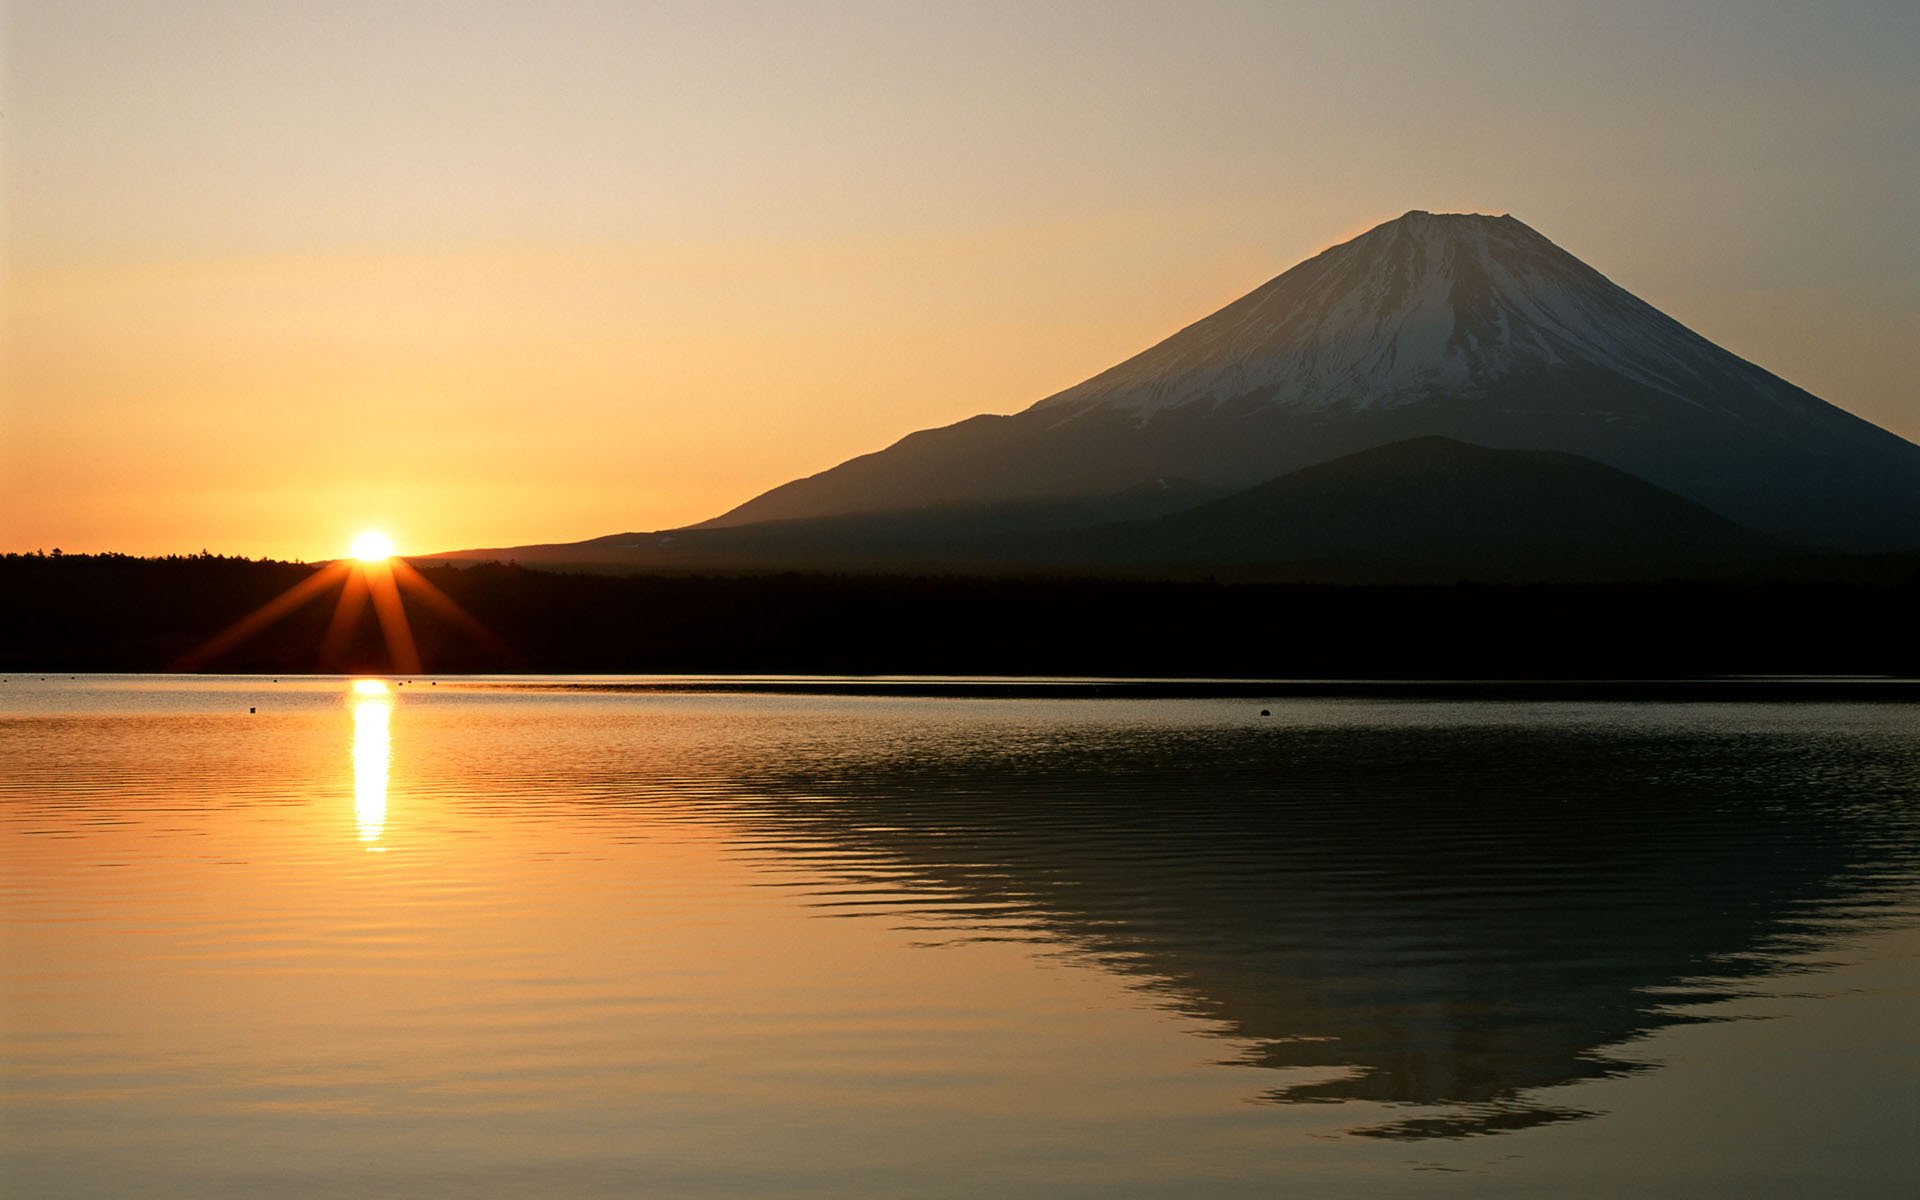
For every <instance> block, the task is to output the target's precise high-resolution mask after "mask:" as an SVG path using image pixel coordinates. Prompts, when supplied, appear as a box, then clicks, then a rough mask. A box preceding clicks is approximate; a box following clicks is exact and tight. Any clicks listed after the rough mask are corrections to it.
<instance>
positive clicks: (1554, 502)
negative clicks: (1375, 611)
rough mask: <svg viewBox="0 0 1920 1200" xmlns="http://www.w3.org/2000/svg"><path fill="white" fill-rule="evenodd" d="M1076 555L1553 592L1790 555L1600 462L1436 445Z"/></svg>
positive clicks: (1377, 458)
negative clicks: (1555, 584)
mask: <svg viewBox="0 0 1920 1200" xmlns="http://www.w3.org/2000/svg"><path fill="white" fill-rule="evenodd" d="M1075 549H1076V551H1077V554H1076V557H1078V558H1080V559H1081V560H1083V561H1103V560H1104V561H1114V562H1127V563H1166V564H1180V565H1188V566H1213V567H1219V568H1226V567H1234V566H1241V567H1247V566H1274V567H1284V566H1294V567H1297V568H1299V569H1301V570H1303V571H1304V570H1307V569H1308V568H1311V567H1313V566H1316V565H1317V566H1319V567H1321V568H1322V569H1323V570H1324V571H1325V572H1326V573H1329V574H1333V575H1337V576H1346V577H1379V578H1418V577H1428V576H1431V577H1440V578H1463V579H1543V580H1544V579H1602V578H1617V577H1624V578H1657V577H1660V576H1662V575H1669V574H1699V573H1711V572H1713V571H1717V570H1723V569H1726V568H1730V567H1734V566H1736V565H1739V564H1750V563H1753V562H1755V561H1756V560H1758V559H1760V558H1761V557H1763V556H1766V555H1769V554H1778V553H1780V552H1782V551H1784V550H1785V549H1786V547H1785V546H1784V545H1783V544H1782V543H1781V542H1779V541H1778V540H1777V539H1774V538H1770V537H1767V536H1765V535H1764V534H1759V533H1755V532H1753V531H1752V530H1748V529H1743V528H1741V527H1740V526H1738V525H1735V524H1734V523H1733V522H1731V521H1729V520H1727V519H1726V518H1724V517H1720V516H1717V515H1715V514H1714V513H1711V512H1709V511H1707V510H1706V509H1704V508H1702V507H1701V506H1699V505H1698V504H1694V503H1692V502H1691V501H1688V500H1683V499H1681V498H1680V497H1679V496H1676V495H1674V494H1673V493H1672V492H1668V491H1665V490H1663V489H1661V488H1657V487H1654V486H1653V485H1652V484H1650V483H1646V482H1644V481H1642V480H1639V479H1636V478H1634V477H1633V476H1631V475H1628V474H1627V473H1625V472H1624V471H1618V470H1615V469H1614V468H1612V467H1606V466H1602V465H1600V464H1599V463H1596V462H1593V461H1591V460H1590V459H1584V458H1580V457H1577V456H1575V455H1571V454H1560V453H1557V452H1554V451H1544V450H1488V449H1484V448H1482V447H1479V446H1469V445H1467V444H1465V443H1463V442H1457V441H1454V440H1452V439H1450V438H1440V437H1431V438H1418V439H1412V440H1409V441H1405V442H1396V443H1394V444H1392V445H1390V446H1383V447H1380V448H1378V449H1374V450H1366V451H1362V452H1360V453H1358V454H1352V455H1348V456H1346V457H1344V458H1339V459H1335V460H1334V461H1332V462H1329V463H1322V464H1320V465H1318V466H1313V467H1307V468H1305V469H1303V470H1300V471H1296V472H1294V473H1293V474H1291V475H1287V476H1284V477H1282V478H1280V479H1276V480H1273V481H1271V482H1269V483H1264V484H1261V485H1260V486H1258V487H1254V488H1250V489H1248V490H1247V491H1244V492H1240V493H1238V494H1236V495H1233V496H1229V497H1227V498H1225V499H1222V500H1217V501H1214V502H1212V503H1210V504H1203V505H1200V506H1199V507H1197V508H1194V509H1191V510H1189V511H1187V512H1182V513H1177V514H1173V515H1170V516H1165V517H1162V518H1160V519H1158V520H1155V521H1138V522H1128V523H1126V524H1121V525H1112V526H1106V527H1103V528H1100V529H1095V530H1091V531H1088V532H1087V533H1086V534H1084V535H1081V536H1080V537H1079V538H1078V539H1077V545H1076V546H1075Z"/></svg>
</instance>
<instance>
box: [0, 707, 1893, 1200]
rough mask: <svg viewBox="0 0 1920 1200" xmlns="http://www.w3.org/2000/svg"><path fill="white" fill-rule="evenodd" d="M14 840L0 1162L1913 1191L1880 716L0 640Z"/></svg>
mask: <svg viewBox="0 0 1920 1200" xmlns="http://www.w3.org/2000/svg"><path fill="white" fill-rule="evenodd" d="M1263 705H1264V706H1265V707H1268V708H1270V709H1272V711H1273V715H1272V717H1270V718H1266V719H1262V718H1260V717H1259V715H1258V712H1259V709H1260V707H1262V706H1263ZM249 706H252V707H255V708H257V709H258V712H257V713H254V714H251V715H250V714H249V713H248V708H249ZM0 868H3V869H4V883H3V885H0V886H3V888H4V890H3V891H0V917H3V918H4V930H5V932H4V937H5V941H4V943H3V944H0V961H3V964H4V968H5V972H4V985H3V987H4V990H3V991H0V1025H3V1027H0V1053H4V1068H3V1070H4V1075H3V1076H0V1083H3V1085H4V1125H0V1182H4V1192H5V1194H6V1195H8V1196H23V1197H40V1196H49V1197H51V1196H89V1197H91V1196H134V1195H138V1196H183V1197H184V1196H191V1197H207V1196H225V1195H234V1196H241V1195H244V1196H261V1195H275V1196H355V1197H361V1196H381V1195H394V1196H418V1195H442V1196H459V1197H475V1196H528V1195H541V1196H556V1197H565V1196H601V1195H607V1196H641V1195H645V1196H680V1195H685V1196H746V1195H753V1196H790V1195H791V1196H833V1197H847V1196H899V1195H914V1196H956V1197H958V1196H969V1197H971V1196H984V1195H991V1196H1099V1197H1111V1196H1180V1197H1186V1196H1262V1197H1271V1196H1280V1195H1301V1196H1343V1195H1353V1196H1363V1195H1364V1196H1382V1195H1387V1196H1392V1195H1422V1196H1425V1195H1460V1196H1469V1195H1471V1196H1484V1195H1514V1196H1535V1195H1559V1196H1622V1195H1637V1196H1646V1195H1672V1196H1714V1195H1720V1196H1743V1197H1745V1196H1756V1195H1779V1196H1808V1195H1849V1196H1873V1195H1888V1196H1893V1195H1906V1194H1910V1193H1911V1191H1912V1189H1913V1188H1914V1187H1915V1186H1916V1185H1917V1184H1920V1151H1916V1150H1915V1149H1913V1148H1912V1147H1913V1146H1914V1145H1915V1143H1916V1135H1917V1134H1920V1083H1916V1081H1917V1080H1920V1061H1916V1060H1917V1059H1920V1054H1916V1045H1920V1039H1916V1035H1915V1032H1914V1031H1915V1029H1916V1027H1917V1026H1920V992H1917V990H1916V984H1917V983H1920V709H1916V707H1914V706H1911V705H1897V704H1882V705H1874V704H1860V705H1801V706H1791V705H1773V704H1748V705H1741V704H1578V703H1517V702H1505V703H1495V702H1489V703H1470V702H1458V701H1452V702H1417V701H1392V702H1388V701H1364V700H1341V701H1328V700H1315V701H1285V700H1277V701H1248V700H1244V699H1228V700H1107V699H967V700H942V699H932V698H907V699H894V698H880V697H847V696H826V695H818V696H794V695H780V696H774V695H735V694H700V693H676V694H658V693H648V692H643V691H642V692H636V691H630V690H628V691H622V690H609V689H603V688H595V687H587V686H579V685H578V684H577V683H569V682H568V681H531V682H526V681H523V682H519V683H505V682H501V683H483V682H466V683H456V682H452V681H441V682H439V683H438V684H437V685H432V686H430V685H429V684H428V681H427V680H425V679H420V680H418V681H416V682H415V683H414V684H413V685H412V686H400V687H391V688H389V689H388V690H386V691H384V692H382V691H377V690H372V689H368V690H367V691H366V692H364V693H363V692H357V691H355V690H354V689H353V687H352V684H351V682H350V681H347V680H338V679H335V680H307V679H303V680H293V679H287V680H283V681H280V682H277V683H276V682H272V681H269V680H264V679H218V678H184V679H181V678H151V677H149V678H142V677H83V678H82V679H79V680H73V681H68V680H50V681H46V682H42V681H40V680H39V679H38V678H37V677H33V678H28V679H22V678H19V677H14V678H11V679H9V680H7V681H6V683H5V684H4V685H0Z"/></svg>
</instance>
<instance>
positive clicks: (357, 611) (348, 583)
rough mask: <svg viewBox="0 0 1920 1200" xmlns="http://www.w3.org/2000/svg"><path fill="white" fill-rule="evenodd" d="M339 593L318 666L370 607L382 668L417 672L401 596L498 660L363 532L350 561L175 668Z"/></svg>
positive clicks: (464, 616)
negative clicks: (382, 649) (382, 650)
mask: <svg viewBox="0 0 1920 1200" xmlns="http://www.w3.org/2000/svg"><path fill="white" fill-rule="evenodd" d="M335 586H338V587H339V589H340V594H339V596H338V597H337V598H336V599H335V601H334V608H333V618H332V620H330V621H329V622H328V623H327V632H326V635H325V637H324V638H323V639H322V640H321V643H320V647H319V652H318V655H317V657H318V660H319V662H320V663H322V664H332V663H336V662H338V661H339V660H340V658H341V657H342V656H343V655H344V654H345V651H346V648H347V643H348V641H349V640H350V639H351V638H352V637H353V632H354V630H355V629H356V628H358V627H359V624H360V618H361V614H362V613H363V612H364V611H365V609H366V606H367V602H368V601H369V600H371V601H372V603H373V613H374V617H375V619H377V620H378V621H379V624H380V636H381V639H382V640H383V641H384V642H385V643H386V646H387V662H388V664H389V666H390V667H391V669H392V670H393V671H395V672H396V673H399V674H411V673H413V672H416V671H419V670H420V669H421V664H420V652H419V649H418V648H417V646H416V645H415V643H414V639H413V627H412V626H411V625H410V624H409V623H408V621H407V608H406V605H405V604H403V603H402V602H401V598H400V596H401V592H403V591H404V592H405V593H406V594H407V595H408V596H410V597H412V598H413V599H415V600H417V601H419V602H420V603H422V604H425V605H426V606H427V607H428V608H430V609H432V610H434V612H435V613H436V614H438V615H439V616H441V617H442V618H444V619H446V620H448V621H450V622H452V623H453V624H454V625H456V626H458V627H459V628H460V629H461V630H462V631H464V632H465V633H466V634H468V635H469V636H470V637H472V638H473V639H474V640H475V641H477V642H479V643H480V644H482V645H483V646H485V647H487V648H488V649H489V650H491V651H493V652H495V653H497V654H505V653H506V652H507V648H506V646H505V645H504V644H503V643H502V642H501V641H500V639H499V638H497V637H495V636H494V634H493V631H492V630H490V629H488V628H487V627H486V626H485V625H482V624H481V623H480V622H479V621H477V620H475V619H474V618H473V617H472V616H471V615H469V614H468V613H467V611H466V610H465V609H463V608H461V607H460V606H459V605H458V604H456V603H454V602H453V600H452V598H451V597H449V596H448V595H447V594H446V593H445V592H443V591H441V590H440V589H439V588H437V587H435V586H434V585H433V584H432V583H430V582H428V580H427V578H426V576H424V575H422V574H420V572H419V571H417V570H415V569H414V567H413V565H412V564H411V563H409V562H407V560H406V559H404V558H401V557H399V555H398V554H397V553H396V548H395V546H394V543H393V539H392V538H390V537H388V536H387V535H386V534H384V533H381V532H379V531H378V530H368V531H366V532H364V533H361V534H359V535H358V536H356V537H355V538H354V539H353V544H352V548H351V550H350V557H347V558H340V559H335V560H334V561H332V562H330V563H327V564H326V565H325V566H323V567H321V568H320V569H319V570H318V571H315V572H314V573H313V574H312V575H309V576H307V578H305V579H303V580H301V581H300V582H299V583H296V584H294V585H293V586H292V587H290V588H288V589H287V590H286V591H284V592H282V593H280V594H279V595H278V596H275V597H274V598H273V599H271V600H269V601H267V602H266V603H265V604H262V605H261V606H260V607H259V608H256V609H254V610H253V611H252V612H250V613H248V614H247V615H246V616H244V617H241V618H240V619H239V620H238V621H235V622H234V623H233V624H231V625H229V626H227V628H225V629H223V630H221V631H220V632H219V633H217V634H215V635H214V636H213V637H211V638H208V639H207V640H206V641H205V642H202V643H201V644H200V645H199V646H197V647H195V648H194V649H193V650H192V651H190V652H189V653H187V654H186V655H184V656H183V657H182V658H181V659H180V660H179V661H178V662H177V663H176V664H175V665H176V666H177V667H178V668H179V669H180V670H193V669H195V668H198V667H201V666H204V665H205V664H207V663H209V662H211V661H213V660H214V659H216V658H218V657H219V656H220V655H222V654H225V653H226V652H227V651H229V650H231V649H233V648H234V647H235V646H238V645H239V644H240V643H242V642H244V641H246V640H247V639H248V638H251V637H253V636H254V635H256V634H258V633H259V632H261V631H262V630H264V629H266V628H267V627H268V626H270V625H272V624H274V623H275V622H277V621H279V620H281V619H282V618H284V617H286V616H287V615H288V614H290V613H292V612H295V611H296V610H298V609H300V608H302V607H304V606H306V605H307V604H309V603H311V602H312V601H313V599H314V598H315V597H317V596H320V595H322V594H324V593H325V592H326V591H327V590H328V589H329V588H332V587H335Z"/></svg>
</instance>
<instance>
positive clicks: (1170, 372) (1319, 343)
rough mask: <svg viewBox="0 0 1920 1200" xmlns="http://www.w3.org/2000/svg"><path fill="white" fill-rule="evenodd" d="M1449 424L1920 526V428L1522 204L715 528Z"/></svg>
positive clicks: (1809, 506) (1425, 223)
mask: <svg viewBox="0 0 1920 1200" xmlns="http://www.w3.org/2000/svg"><path fill="white" fill-rule="evenodd" d="M1430 435H1441V436H1447V437H1453V438H1457V439H1461V440H1465V441H1469V442H1473V443H1476V444H1479V445H1483V446H1489V447H1497V448H1507V449H1531V450H1557V451H1562V452H1565V453H1570V454H1578V455H1581V456H1583V457H1588V458H1593V459H1595V460H1597V461H1599V462H1602V463H1606V464H1608V465H1610V466H1613V467H1617V468H1619V469H1621V470H1624V471H1627V472H1629V473H1631V474H1634V475H1637V476H1639V477H1641V478H1643V479H1646V480H1648V481H1650V482H1652V483H1654V484H1657V485H1659V486H1661V487H1664V488H1667V489H1669V490H1671V491H1673V492H1676V493H1678V494H1679V495H1681V496H1684V497H1686V498H1688V499H1690V500H1693V501H1695V502H1696V503H1699V504H1703V505H1705V506H1706V507H1708V508H1710V509H1713V510H1714V511H1716V512H1719V513H1721V514H1723V515H1725V516H1727V517H1730V518H1732V519H1733V520H1735V521H1737V522H1739V523H1741V524H1745V525H1750V526H1753V527H1755V528H1757V529H1761V530H1764V531H1767V532H1769V533H1772V534H1775V535H1777V536H1780V537H1784V538H1788V539H1790V540H1794V541H1799V542H1805V543H1809V544H1817V545H1823V546H1830V547H1837V548H1844V549H1854V550H1884V549H1905V548H1912V547H1916V546H1920V446H1915V445H1914V444H1913V443H1911V442H1908V441H1905V440H1904V439H1902V438H1899V437H1896V436H1895V435H1893V434H1891V433H1888V432H1887V431H1885V430H1882V429H1880V428H1878V427H1877V426H1874V425H1872V424H1870V423H1868V422H1865V421H1862V420H1860V419H1859V418H1857V417H1854V416H1853V415H1851V414H1849V413H1847V412H1845V411H1843V410H1841V409H1838V408H1836V407H1834V406H1833V405H1830V404H1827V403H1826V402H1824V401H1822V400H1820V399H1818V398H1817V397H1815V396H1812V395H1810V394H1809V393H1807V392H1805V391H1803V390H1801V389H1799V388H1797V387H1794V386H1793V385H1792V384H1789V383H1787V382H1786V381H1784V380H1782V379H1779V378H1778V377H1776V376H1774V375H1772V374H1769V373H1768V372H1766V371H1764V370H1762V369H1761V368H1759V367H1757V366H1755V365H1753V364H1752V363H1749V362H1747V361H1745V360H1743V359H1741V358H1739V357H1737V356H1735V355H1733V354H1730V353H1728V352H1727V351H1725V350H1722V349H1721V348H1719V347H1718V346H1715V345H1713V344H1712V343H1711V342H1709V341H1707V340H1706V339H1705V338H1702V337H1700V336H1699V335H1697V334H1695V333H1693V332H1692V331H1690V330H1688V329H1687V328H1686V327H1685V326H1683V325H1681V324H1679V323H1678V322H1676V321H1674V320H1672V319H1671V318H1669V317H1667V316H1665V315H1663V314H1662V313H1660V312H1659V311H1658V310H1656V309H1654V308H1653V307H1652V306H1650V305H1648V304H1646V303H1645V302H1644V301H1642V300H1640V299H1638V298H1637V297H1635V296H1633V295H1631V294H1630V293H1628V292H1626V291H1625V290H1624V289H1622V288H1620V287H1618V286H1616V285H1615V284H1613V283H1612V282H1610V281H1609V280H1607V279H1606V278H1605V277H1604V276H1602V275H1601V274H1600V273H1599V272H1597V271H1595V270H1593V269H1592V268H1590V267H1588V266H1587V265H1586V264H1584V263H1582V262H1580V261H1579V260H1578V259H1576V258H1574V257H1573V256H1572V255H1570V254H1567V253H1566V252H1565V251H1563V250H1561V249H1560V248H1559V247H1557V246H1555V245H1554V244H1553V243H1552V242H1550V241H1548V240H1547V239H1546V238H1545V237H1543V236H1541V235H1540V234H1539V233H1537V232H1535V231H1534V230H1532V229H1530V228H1529V227H1527V226H1526V225H1524V224H1522V223H1520V222H1519V221H1517V220H1514V219H1513V218H1512V217H1504V216H1503V217H1487V216H1476V215H1435V214H1431V213H1425V212H1412V213H1408V214H1406V215H1405V216H1403V217H1400V218H1399V219H1397V220H1394V221H1391V222H1388V223H1387V224H1385V225H1381V226H1379V227H1377V228H1375V229H1373V230H1371V231H1370V232H1368V233H1365V234H1363V235H1361V236H1360V237H1358V238H1355V239H1354V240H1352V241H1350V242H1346V243H1343V244H1341V245H1339V246H1335V247H1333V248H1331V249H1329V250H1327V251H1325V252H1323V253H1321V254H1319V255H1317V256H1315V257H1314V258H1312V259H1309V260H1308V261H1306V262H1304V263H1302V264H1300V265H1299V266H1296V267H1294V268H1293V269H1292V270H1290V271H1287V272H1286V273H1285V274H1283V275H1281V276H1279V277H1278V278H1276V279H1274V280H1272V281H1271V282H1269V283H1267V284H1266V285H1264V286H1262V287H1260V288H1258V289H1256V290H1255V291H1253V292H1252V293H1249V294H1248V295H1247V296H1245V297H1242V298H1241V299H1240V300H1237V301H1235V302H1234V303H1232V304H1230V305H1228V306H1227V307H1225V308H1223V309H1221V310H1220V311H1219V312H1217V313H1214V314H1213V315H1212V316H1209V317H1207V318H1205V319H1204V320H1202V321H1199V322H1197V323H1196V324H1194V325H1191V326H1189V327H1187V328H1186V329H1183V330H1181V331H1180V332H1178V333H1176V334H1174V335H1173V336H1172V337H1170V338H1168V339H1166V340H1165V341H1163V342H1161V343H1159V344H1158V345H1155V346H1153V347H1151V348H1149V349H1148V350H1146V351H1144V352H1142V353H1141V354H1138V355H1135V356H1134V357H1133V358H1130V359H1128V360H1126V361H1125V362H1123V363H1121V364H1119V365H1118V366H1115V367H1113V368H1112V369H1110V370H1108V371H1105V372H1102V373H1101V374H1099V375H1096V376H1094V377H1093V378H1091V379H1089V380H1087V381H1086V382H1084V383H1082V384H1079V385H1077V386H1075V387H1073V388H1069V389H1068V390H1066V391H1064V392H1061V393H1059V394H1057V395H1054V396H1051V397H1048V398H1046V399H1044V400H1042V401H1040V402H1039V403H1037V404H1035V405H1033V406H1032V407H1031V408H1028V409H1026V410H1025V411H1023V412H1020V413H1016V414H1013V415H1011V416H979V417H974V418H971V419H969V420H966V421H961V422H959V423H957V424H955V425H950V426H946V427H944V428H940V429H932V430H924V431H921V432H919V433H915V434H911V435H909V436H908V437H906V438H903V439H902V440H901V441H899V442H897V443H895V444H894V445H893V446H890V447H888V448H887V449H885V450H882V451H879V452H877V453H874V454H868V455H862V456H860V457H858V458H854V459H851V460H849V461H848V462H845V463H842V464H841V465H839V466H837V467H834V468H833V469H831V470H828V471H825V472H822V473H820V474H818V475H813V476H809V477H807V478H804V479H799V480H795V481H793V482H792V483H788V484H785V485H783V486H781V487H778V488H775V489H773V490H772V491H769V492H767V493H765V494H763V495H761V496H759V497H756V498H755V499H753V500H750V501H748V502H747V503H745V504H743V505H741V506H739V507H738V508H735V509H733V510H732V511H730V512H728V513H726V514H723V515H722V516H720V517H718V518H715V519H714V520H713V521H710V522H707V523H706V525H707V526H709V527H720V526H729V525H744V524H750V523H754V522H760V521H768V520H791V519H796V518H811V517H823V516H830V515H835V514H845V513H855V512H873V511H888V510H912V509H916V508H921V507H926V506H953V505H964V504H976V503H1006V502H1014V501H1058V500H1062V499H1067V498H1084V497H1095V496H1099V495H1104V494H1113V493H1119V492H1123V491H1125V490H1127V489H1130V488H1135V487H1139V486H1141V485H1143V484H1145V483H1147V482H1148V481H1151V480H1153V479H1156V478H1182V479H1190V480H1194V481H1196V482H1197V483H1199V484H1201V485H1203V486H1211V487H1215V488H1220V489H1238V488H1244V487H1248V486H1251V485H1253V484H1255V483H1258V482H1260V481H1262V480H1266V479H1272V478H1274V477H1276V476H1279V475H1282V474H1285V473H1287V472H1290V471H1293V470H1296V469H1298V468H1300V467H1304V466H1308V465H1311V464H1313V463H1316V462H1324V461H1327V460H1329V459H1332V458H1335V457H1338V456H1340V455H1344V454H1348V453H1352V452H1354V451H1358V450H1364V449H1367V448H1370V447H1373V446H1380V445H1385V444H1388V443H1391V442H1396V441H1403V440H1406V439H1409V438H1415V437H1423V436H1430Z"/></svg>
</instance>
